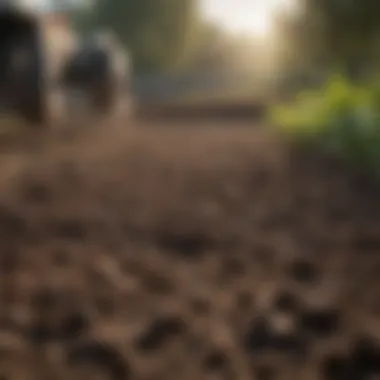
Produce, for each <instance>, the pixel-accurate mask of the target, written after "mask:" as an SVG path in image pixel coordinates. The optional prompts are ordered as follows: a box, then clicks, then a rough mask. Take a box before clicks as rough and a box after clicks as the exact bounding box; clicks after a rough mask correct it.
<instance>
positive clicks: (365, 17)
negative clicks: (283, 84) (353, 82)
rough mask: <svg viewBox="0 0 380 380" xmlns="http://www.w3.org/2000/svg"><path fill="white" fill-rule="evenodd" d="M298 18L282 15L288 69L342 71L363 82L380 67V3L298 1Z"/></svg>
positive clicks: (281, 32) (280, 30)
mask: <svg viewBox="0 0 380 380" xmlns="http://www.w3.org/2000/svg"><path fill="white" fill-rule="evenodd" d="M295 1H297V5H298V12H296V14H294V13H293V14H291V13H290V12H289V13H288V14H284V13H281V14H279V15H278V20H277V25H278V35H279V36H281V38H280V40H282V43H279V45H280V46H282V47H283V51H282V53H283V54H282V58H283V61H284V62H283V63H284V65H285V67H287V66H288V67H292V68H294V67H296V68H297V70H299V68H300V67H303V68H306V67H307V68H309V69H311V70H316V69H319V70H325V69H326V68H331V67H339V68H341V69H343V70H345V71H346V73H347V74H348V75H349V76H351V77H352V78H359V77H361V76H363V74H365V73H366V72H368V71H369V70H371V69H372V68H373V66H376V65H377V63H378V58H379V52H380V49H379V47H378V43H377V42H378V40H379V36H380V2H379V1H378V0H295Z"/></svg>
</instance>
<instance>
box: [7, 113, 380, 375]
mask: <svg viewBox="0 0 380 380" xmlns="http://www.w3.org/2000/svg"><path fill="white" fill-rule="evenodd" d="M219 123H220V121H218V122H212V121H210V120H209V121H208V122H204V123H202V121H197V122H194V121H192V122H187V123H186V122H181V121H178V120H177V121H172V122H171V125H170V126H166V125H165V124H164V123H163V122H160V123H158V122H157V123H155V124H150V125H139V126H138V125H136V126H134V127H132V128H130V129H126V130H122V129H120V128H119V129H118V130H116V129H112V128H110V129H109V130H104V131H101V132H99V133H94V134H91V133H89V134H88V135H84V136H81V137H78V138H76V139H74V140H72V141H71V142H69V141H63V140H62V139H51V140H50V141H45V142H44V143H43V144H41V145H40V146H39V148H38V149H32V150H29V151H27V150H25V149H21V148H18V149H16V148H14V149H13V150H9V149H8V150H7V151H5V150H4V151H3V152H2V153H0V270H1V275H0V379H1V380H58V379H59V380H69V379H70V380H76V379H78V380H79V379H82V380H87V379H88V380H90V379H91V380H93V379H104V380H105V379H109V380H127V379H131V380H132V379H133V380H179V379H181V380H201V379H210V380H216V379H226V380H245V379H247V380H248V379H257V380H272V379H273V380H274V379H278V380H280V379H289V380H298V379H316V380H317V379H326V380H330V379H331V380H364V379H378V378H379V376H380V375H379V374H380V343H379V342H380V276H379V272H380V196H379V193H378V192H377V191H376V189H374V187H373V186H372V185H371V184H369V183H366V182H364V181H363V180H359V179H358V177H357V176H356V175H354V174H353V173H352V172H350V171H349V170H348V169H347V168H345V167H344V166H343V165H340V164H338V163H336V162H334V161H332V160H329V159H327V158H323V157H322V156H321V155H318V154H314V153H311V152H310V153H302V154H301V153H294V152H291V151H290V150H289V149H288V148H287V147H286V146H284V144H282V143H281V142H279V141H278V140H276V139H275V138H274V137H273V136H270V135H269V134H268V133H267V132H265V131H262V130H261V129H260V128H254V127H253V125H249V124H247V123H245V124H244V123H243V122H241V123H240V122H236V123H231V122H230V123H229V124H228V125H227V124H224V125H223V127H221V125H220V124H219Z"/></svg>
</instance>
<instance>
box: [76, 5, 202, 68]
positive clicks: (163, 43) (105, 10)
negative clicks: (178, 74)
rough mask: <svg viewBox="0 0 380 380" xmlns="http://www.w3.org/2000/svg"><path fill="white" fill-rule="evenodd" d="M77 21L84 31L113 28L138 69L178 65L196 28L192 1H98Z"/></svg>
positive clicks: (193, 41) (189, 49) (193, 40)
mask: <svg viewBox="0 0 380 380" xmlns="http://www.w3.org/2000/svg"><path fill="white" fill-rule="evenodd" d="M77 21H78V22H79V24H80V26H81V27H82V28H83V29H85V30H88V29H94V28H102V27H109V28H112V29H113V30H114V31H115V32H116V33H117V34H118V35H119V36H120V38H121V39H122V41H123V42H124V43H125V45H126V46H128V48H129V49H130V50H131V52H132V53H133V56H134V63H135V66H136V68H137V70H139V71H151V70H154V71H165V70H174V69H176V68H178V67H181V66H182V65H184V64H185V62H186V60H187V58H188V56H189V55H190V54H191V52H192V50H193V48H194V46H195V44H196V39H197V33H198V31H199V15H198V9H197V2H196V1H195V0H181V1H178V0H154V1H152V0H98V1H95V2H94V4H93V7H91V9H90V11H88V12H86V13H85V14H83V13H82V14H81V15H77Z"/></svg>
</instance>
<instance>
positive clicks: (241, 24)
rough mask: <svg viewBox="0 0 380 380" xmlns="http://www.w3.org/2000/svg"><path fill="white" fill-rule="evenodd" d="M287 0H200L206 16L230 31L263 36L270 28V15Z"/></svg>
mask: <svg viewBox="0 0 380 380" xmlns="http://www.w3.org/2000/svg"><path fill="white" fill-rule="evenodd" d="M287 2H289V0H201V4H202V8H203V12H204V14H205V16H206V18H208V19H210V20H211V21H213V22H215V23H217V24H219V25H221V26H223V27H224V28H225V29H226V30H228V31H230V32H232V33H239V34H240V33H241V34H248V35H252V36H259V37H264V36H266V35H267V34H269V33H270V31H271V29H272V26H273V24H272V15H273V12H274V11H275V10H276V8H277V7H279V6H282V5H283V4H286V3H287Z"/></svg>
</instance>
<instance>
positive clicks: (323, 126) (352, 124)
mask: <svg viewBox="0 0 380 380" xmlns="http://www.w3.org/2000/svg"><path fill="white" fill-rule="evenodd" d="M374 83H375V84H369V85H363V86H359V85H354V84H353V83H351V82H350V81H349V80H348V79H346V78H345V77H344V76H342V75H336V76H335V77H333V78H332V79H331V80H330V81H329V82H328V84H327V85H326V86H325V87H324V88H323V89H321V90H320V91H309V92H302V93H300V95H299V96H298V97H297V100H296V101H295V103H294V104H292V105H290V106H277V107H274V108H273V109H272V110H271V112H270V115H269V120H270V122H271V123H272V124H274V125H275V126H277V127H278V128H279V130H280V131H281V132H283V133H285V134H286V135H290V136H291V137H293V138H295V140H296V141H301V142H304V143H305V142H307V143H310V142H311V143H317V144H321V145H322V146H323V147H325V148H326V149H328V150H329V151H331V152H334V153H335V154H338V155H340V156H343V157H345V158H347V159H349V160H350V161H352V162H353V163H355V164H357V165H359V166H360V167H362V168H363V169H365V170H369V171H370V172H371V173H373V174H374V175H375V176H376V177H377V178H378V179H380V86H379V85H378V83H379V82H374Z"/></svg>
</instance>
